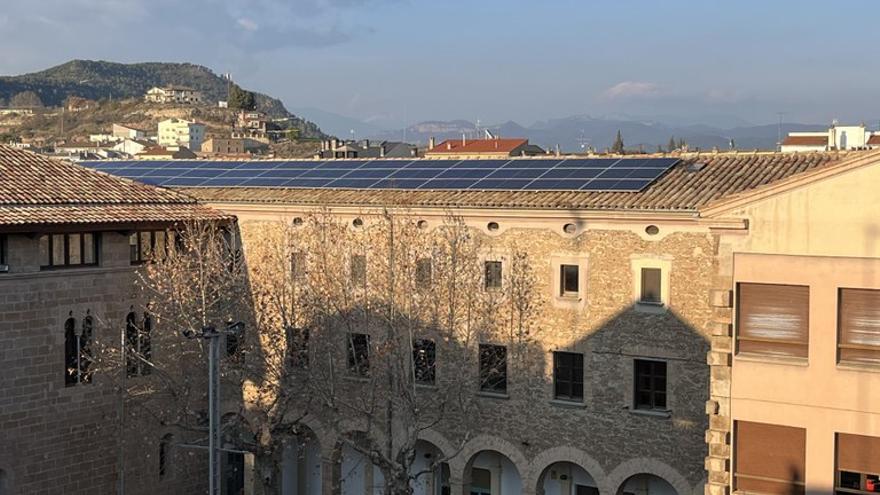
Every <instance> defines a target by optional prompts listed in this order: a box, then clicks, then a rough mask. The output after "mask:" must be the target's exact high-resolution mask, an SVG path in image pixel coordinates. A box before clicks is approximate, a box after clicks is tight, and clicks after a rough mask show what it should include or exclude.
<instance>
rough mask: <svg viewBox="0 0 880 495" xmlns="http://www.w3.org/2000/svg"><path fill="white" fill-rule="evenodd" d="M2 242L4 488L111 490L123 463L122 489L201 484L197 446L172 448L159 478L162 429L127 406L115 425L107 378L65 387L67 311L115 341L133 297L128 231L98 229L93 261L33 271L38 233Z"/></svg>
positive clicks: (115, 405)
mask: <svg viewBox="0 0 880 495" xmlns="http://www.w3.org/2000/svg"><path fill="white" fill-rule="evenodd" d="M8 247H9V265H10V272H9V273H5V274H0V314H2V315H3V318H2V319H0V363H2V366H3V369H4V370H5V374H4V377H3V379H2V380H0V445H2V446H3V449H2V452H0V470H2V472H3V473H4V475H5V477H6V480H5V481H6V484H7V485H8V487H11V493H14V494H30V493H47V494H49V493H64V494H96V493H116V492H117V487H118V483H119V470H120V465H124V466H125V472H126V479H125V492H126V493H129V494H135V493H155V492H156V490H159V489H161V490H162V491H163V492H166V493H193V489H195V488H198V487H199V486H203V480H204V479H205V478H204V476H201V475H200V474H201V472H202V471H200V466H201V465H206V464H207V461H206V456H205V454H204V452H203V451H196V452H195V453H194V454H189V453H185V452H183V451H180V450H178V451H175V452H174V461H175V464H176V465H175V470H176V471H175V474H177V473H179V474H177V475H176V476H172V477H170V478H169V479H163V480H160V479H159V476H158V451H159V450H158V442H159V440H160V438H161V436H162V434H163V433H162V430H161V429H160V428H159V427H158V425H156V424H155V421H152V420H151V418H149V417H148V416H146V415H145V414H143V411H140V412H139V411H136V410H128V411H127V412H126V414H125V418H126V420H125V424H124V425H122V424H120V411H121V401H120V396H119V394H118V393H117V392H116V390H115V384H114V383H113V382H112V380H111V379H110V378H109V377H108V376H104V375H102V374H101V373H96V374H95V375H94V379H93V383H90V384H79V385H75V386H70V387H65V380H64V372H65V362H64V322H65V320H66V319H67V318H68V316H69V315H72V316H73V317H74V318H76V319H77V321H78V322H81V321H82V318H83V317H84V316H85V315H86V314H87V313H88V314H90V315H92V316H93V317H94V318H95V320H96V328H95V338H96V339H98V340H101V341H108V342H112V343H116V342H118V341H119V340H118V339H119V335H120V334H119V332H120V330H121V329H122V328H124V321H125V315H126V314H127V312H128V309H129V307H130V305H131V304H132V303H133V300H134V294H135V291H134V286H133V282H134V277H133V273H134V271H133V269H132V266H131V265H130V262H129V252H128V238H127V236H125V235H121V234H119V233H116V232H104V233H102V234H101V244H100V256H99V259H100V260H101V262H100V266H99V267H82V268H67V269H56V270H48V271H40V269H39V259H38V249H37V239H36V238H35V237H32V236H26V235H9V236H8ZM80 324H81V323H78V328H79V325H80ZM160 348H161V347H160V346H157V348H156V352H161V351H160ZM120 438H125V439H126V443H125V444H124V447H123V448H122V449H120V442H119V440H120ZM4 493H5V492H4Z"/></svg>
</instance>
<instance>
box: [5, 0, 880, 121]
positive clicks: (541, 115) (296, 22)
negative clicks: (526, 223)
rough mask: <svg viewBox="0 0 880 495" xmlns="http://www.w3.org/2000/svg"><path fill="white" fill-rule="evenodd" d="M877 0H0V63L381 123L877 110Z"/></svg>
mask: <svg viewBox="0 0 880 495" xmlns="http://www.w3.org/2000/svg"><path fill="white" fill-rule="evenodd" d="M878 19H880V2H878V1H877V0H850V1H848V2H845V3H843V2H840V3H838V2H828V1H822V2H820V1H806V0H797V1H796V0H785V1H782V0H778V1H770V0H763V1H753V0H738V1H735V2H730V1H725V2H721V1H712V0H699V1H698V0H690V1H683V0H681V1H678V0H663V1H647V0H645V1H639V0H604V1H590V0H528V1H526V0H507V1H501V0H482V1H474V0H443V1H427V0H286V1H285V0H250V1H248V0H2V7H0V73H4V74H14V73H21V72H26V71H33V70H39V69H42V68H45V67H48V66H51V65H54V64H57V63H60V62H64V61H66V60H68V59H71V58H88V59H106V60H114V61H122V62H136V61H187V62H194V63H198V64H203V65H206V66H208V67H210V68H212V69H213V70H215V71H216V72H218V73H221V72H231V73H232V74H233V77H234V78H236V79H237V80H238V81H239V82H240V83H242V84H243V85H244V86H246V87H249V88H252V89H257V90H260V91H263V92H267V93H270V94H273V95H276V96H279V97H281V98H282V99H283V100H284V102H285V103H286V104H287V105H288V106H289V107H306V106H310V107H318V108H321V109H324V110H328V111H333V112H337V113H341V114H345V115H350V116H353V117H357V118H360V119H365V120H374V121H376V122H389V121H391V122H401V121H403V120H407V121H410V122H414V121H419V120H426V119H454V118H464V119H469V120H476V119H481V120H482V121H483V122H484V123H498V122H501V121H506V120H516V121H518V122H520V123H522V124H525V125H528V124H531V123H533V122H534V121H536V120H543V119H547V118H555V117H564V116H569V115H573V114H590V115H596V116H600V115H610V114H621V113H623V114H630V115H646V116H654V115H664V116H671V117H677V118H682V119H684V120H694V121H697V120H700V119H703V118H704V117H705V116H712V115H733V116H738V117H740V118H743V119H747V120H749V121H751V122H756V123H768V122H775V120H776V118H777V117H776V113H777V112H786V115H787V118H786V120H790V121H802V122H826V121H830V120H831V119H832V118H839V119H841V120H848V121H862V120H865V121H868V122H871V123H873V125H876V121H877V120H878V119H880V98H878V93H880V92H878V89H880V61H878V58H877V53H878V48H880V35H878V32H880V31H878V27H877V26H878V24H877V22H878Z"/></svg>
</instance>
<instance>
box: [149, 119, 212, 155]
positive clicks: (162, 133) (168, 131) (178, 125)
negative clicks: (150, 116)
mask: <svg viewBox="0 0 880 495" xmlns="http://www.w3.org/2000/svg"><path fill="white" fill-rule="evenodd" d="M204 140H205V124H200V123H198V122H191V121H189V120H183V119H176V118H172V119H167V120H163V121H161V122H159V137H158V141H157V142H158V143H159V145H160V146H185V147H187V148H189V149H191V150H200V149H202V143H203V142H204Z"/></svg>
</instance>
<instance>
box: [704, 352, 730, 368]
mask: <svg viewBox="0 0 880 495" xmlns="http://www.w3.org/2000/svg"><path fill="white" fill-rule="evenodd" d="M706 364H708V365H709V366H730V353H729V352H720V351H710V352H708V353H707V354H706Z"/></svg>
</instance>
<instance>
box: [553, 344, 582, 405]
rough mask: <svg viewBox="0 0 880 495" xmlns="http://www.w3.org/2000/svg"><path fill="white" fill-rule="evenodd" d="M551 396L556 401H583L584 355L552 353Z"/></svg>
mask: <svg viewBox="0 0 880 495" xmlns="http://www.w3.org/2000/svg"><path fill="white" fill-rule="evenodd" d="M553 391H554V392H553V396H554V398H556V399H562V400H573V401H582V400H584V355H583V354H580V353H577V352H554V353H553Z"/></svg>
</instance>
